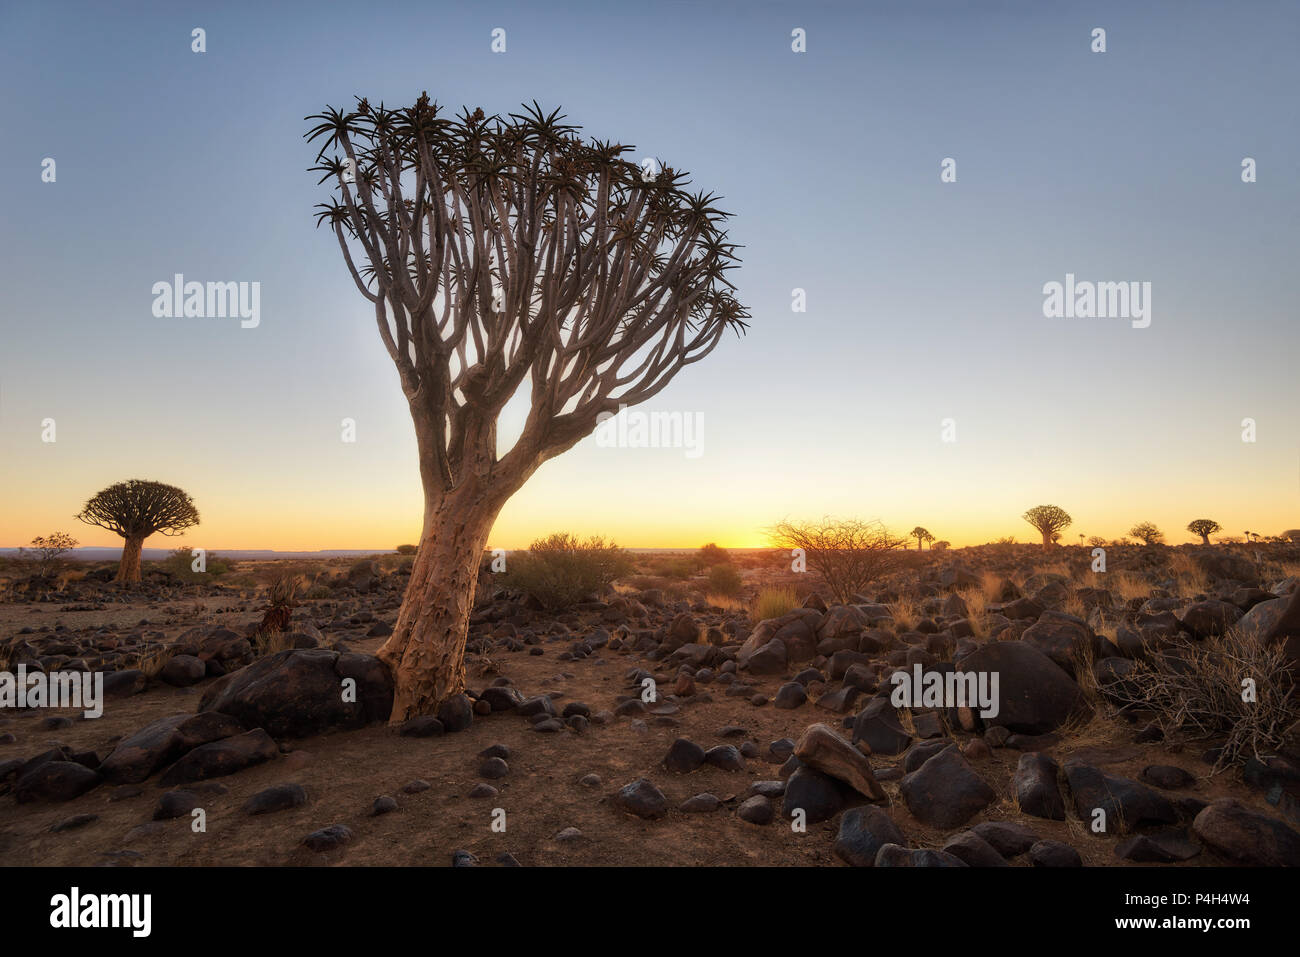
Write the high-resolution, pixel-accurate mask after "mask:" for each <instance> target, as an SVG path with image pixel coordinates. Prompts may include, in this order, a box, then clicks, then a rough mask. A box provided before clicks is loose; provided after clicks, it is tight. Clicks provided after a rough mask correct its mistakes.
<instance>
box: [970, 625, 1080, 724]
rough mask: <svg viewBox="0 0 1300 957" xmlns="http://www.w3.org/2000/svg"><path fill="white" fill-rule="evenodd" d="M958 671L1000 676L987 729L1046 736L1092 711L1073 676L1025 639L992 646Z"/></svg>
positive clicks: (972, 656) (983, 647)
mask: <svg viewBox="0 0 1300 957" xmlns="http://www.w3.org/2000/svg"><path fill="white" fill-rule="evenodd" d="M958 671H959V672H961V673H966V674H969V673H979V672H987V673H990V674H991V673H993V672H996V673H997V674H998V694H997V701H998V713H997V714H996V715H994V716H991V717H985V718H983V721H984V723H985V724H986V725H1000V726H1002V727H1005V728H1007V729H1008V730H1009V731H1013V732H1020V733H1022V734H1044V733H1046V732H1049V731H1054V730H1056V729H1057V728H1058V727H1060V726H1061V725H1062V724H1064V723H1065V722H1066V721H1067V720H1069V719H1070V718H1072V717H1074V716H1083V715H1086V714H1087V713H1089V712H1090V710H1091V709H1090V708H1089V706H1088V703H1087V699H1086V698H1085V697H1084V694H1083V691H1082V690H1080V688H1079V686H1078V685H1077V684H1076V683H1075V681H1074V679H1073V678H1071V677H1070V676H1069V675H1068V674H1066V672H1065V671H1063V670H1062V669H1061V668H1060V667H1059V666H1057V665H1056V664H1055V663H1054V662H1053V661H1052V660H1051V659H1050V658H1048V657H1047V656H1046V655H1044V654H1043V653H1042V652H1041V651H1039V650H1038V649H1037V648H1035V647H1034V646H1033V645H1029V644H1026V643H1024V642H1021V641H992V642H989V643H988V644H985V645H984V646H982V647H981V648H979V649H978V650H976V651H973V652H971V654H969V655H967V656H966V657H965V658H964V659H963V660H962V662H961V665H960V666H959V668H958ZM990 681H991V679H990Z"/></svg>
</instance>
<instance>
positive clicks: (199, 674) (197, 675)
mask: <svg viewBox="0 0 1300 957" xmlns="http://www.w3.org/2000/svg"><path fill="white" fill-rule="evenodd" d="M207 673H208V665H207V662H205V661H200V660H199V659H198V658H196V657H194V656H193V655H173V656H172V657H171V659H170V660H169V661H168V662H167V664H165V665H163V666H162V670H161V671H159V672H158V677H159V678H161V679H162V680H163V681H164V682H166V683H167V684H169V685H172V686H174V687H177V688H188V687H189V686H190V685H196V684H198V683H199V682H200V681H202V680H203V679H204V678H205V677H206V676H207Z"/></svg>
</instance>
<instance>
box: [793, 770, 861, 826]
mask: <svg viewBox="0 0 1300 957" xmlns="http://www.w3.org/2000/svg"><path fill="white" fill-rule="evenodd" d="M792 760H797V759H792ZM851 793H852V790H851V789H850V788H849V787H848V785H846V784H842V783H841V782H839V781H838V780H836V779H835V778H833V777H831V776H830V775H828V774H823V773H822V772H820V771H817V770H815V769H814V768H808V767H802V766H801V767H799V768H797V769H796V770H795V772H794V773H793V774H791V775H790V777H789V778H788V779H787V780H786V782H785V795H784V797H783V798H782V803H781V814H782V815H783V816H784V817H787V818H793V817H794V812H795V811H796V810H800V809H802V810H803V812H804V820H805V821H806V822H807V823H809V824H818V823H820V822H821V821H828V820H830V819H831V818H832V817H834V816H835V815H836V814H838V813H839V812H840V809H841V808H843V807H844V803H845V797H846V795H847V794H851Z"/></svg>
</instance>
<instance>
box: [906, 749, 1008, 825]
mask: <svg viewBox="0 0 1300 957" xmlns="http://www.w3.org/2000/svg"><path fill="white" fill-rule="evenodd" d="M898 789H899V792H900V793H901V794H902V795H903V800H904V801H906V802H907V809H908V810H909V811H911V812H912V816H913V817H914V818H916V819H917V820H918V821H920V822H921V823H922V824H928V825H930V826H931V827H941V828H954V827H959V826H960V825H962V824H965V823H966V822H967V821H968V820H970V818H971V817H972V816H973V815H975V814H978V813H979V812H980V811H982V810H984V808H986V807H988V806H989V805H990V804H992V803H993V802H994V801H995V800H997V793H996V792H995V791H994V790H993V789H992V788H991V787H989V786H988V784H987V783H986V782H985V780H984V779H983V778H982V777H980V776H979V775H978V774H976V773H975V770H974V769H973V768H972V767H971V766H970V765H969V764H968V763H967V761H966V759H965V758H964V757H963V756H962V753H961V750H960V749H959V748H958V747H957V746H956V745H950V746H949V747H947V748H945V749H944V750H943V751H941V752H940V753H939V754H936V755H935V756H934V757H932V758H930V759H929V760H928V761H926V762H925V763H924V764H922V765H921V766H920V767H919V768H917V769H916V770H915V771H913V772H912V773H911V774H905V775H903V778H902V780H901V781H900V782H899V788H898Z"/></svg>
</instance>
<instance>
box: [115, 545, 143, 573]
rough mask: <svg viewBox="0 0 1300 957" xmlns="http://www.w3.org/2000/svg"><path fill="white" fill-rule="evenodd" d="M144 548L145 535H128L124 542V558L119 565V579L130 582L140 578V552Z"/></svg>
mask: <svg viewBox="0 0 1300 957" xmlns="http://www.w3.org/2000/svg"><path fill="white" fill-rule="evenodd" d="M143 548H144V537H143V536H141V535H127V536H126V540H125V541H124V542H123V543H122V560H121V561H120V562H118V565H117V579H116V580H117V581H120V582H128V583H129V582H138V581H139V580H140V552H141V550H142V549H143Z"/></svg>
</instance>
